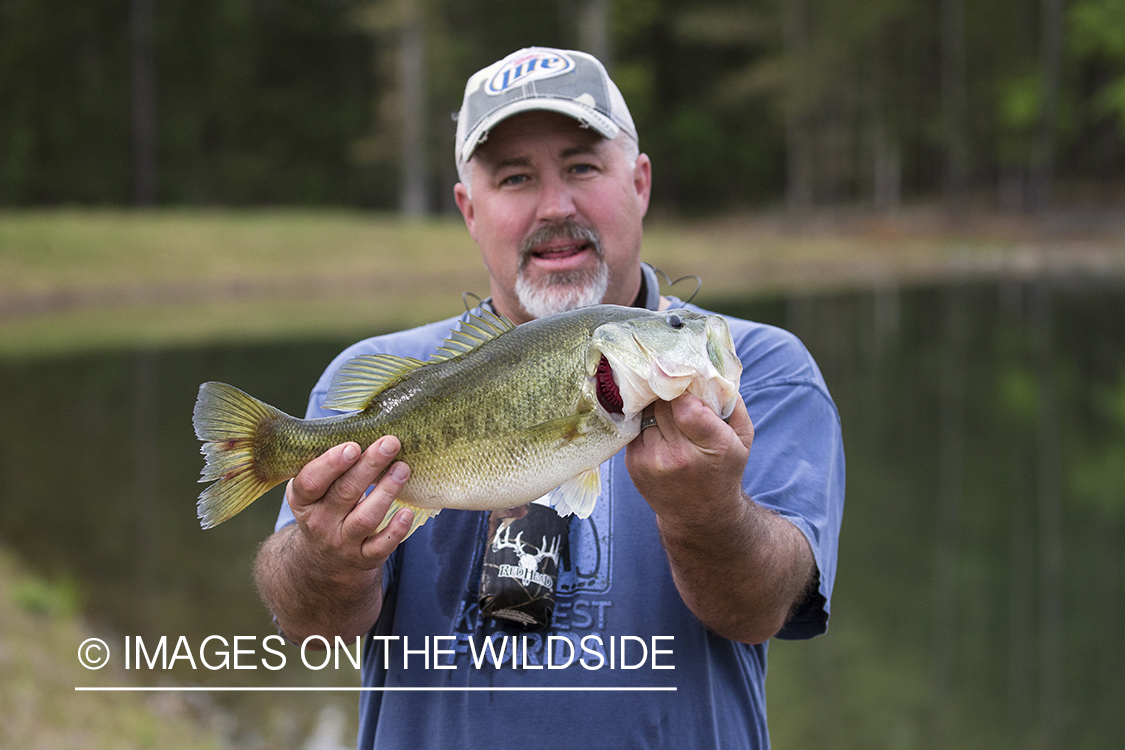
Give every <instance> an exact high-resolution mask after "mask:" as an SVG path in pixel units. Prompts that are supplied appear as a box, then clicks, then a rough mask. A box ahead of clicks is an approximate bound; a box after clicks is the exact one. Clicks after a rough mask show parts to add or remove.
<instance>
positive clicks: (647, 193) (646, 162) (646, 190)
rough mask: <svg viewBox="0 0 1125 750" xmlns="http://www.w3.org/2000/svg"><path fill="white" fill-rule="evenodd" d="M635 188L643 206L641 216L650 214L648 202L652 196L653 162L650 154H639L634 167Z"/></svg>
mask: <svg viewBox="0 0 1125 750" xmlns="http://www.w3.org/2000/svg"><path fill="white" fill-rule="evenodd" d="M633 188H634V189H635V190H636V191H637V200H638V201H640V205H641V216H644V215H645V214H646V213H648V200H649V198H650V197H651V196H652V161H651V160H650V159H649V158H648V154H639V155H638V156H637V163H636V164H634V165H633Z"/></svg>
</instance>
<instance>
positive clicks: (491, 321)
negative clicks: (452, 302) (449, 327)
mask: <svg viewBox="0 0 1125 750" xmlns="http://www.w3.org/2000/svg"><path fill="white" fill-rule="evenodd" d="M515 327H516V326H515V324H513V323H512V321H510V320H508V319H507V318H505V317H504V316H503V315H497V314H495V313H493V312H491V311H490V310H485V309H482V310H481V314H480V315H474V314H473V313H469V319H468V320H466V321H462V322H461V325H460V327H459V328H458V329H457V330H456V331H452V332H450V334H449V338H447V339H445V341H444V342H443V343H444V346H439V347H438V350H437V351H436V352H434V353H433V354H431V355H430V361H431V362H433V361H442V360H447V359H453V358H454V357H459V356H461V355H462V354H466V353H468V352H471V351H472V350H473V349H476V348H477V347H478V346H481V345H483V344H485V343H487V342H489V341H492V340H493V339H494V338H497V337H498V336H502V335H504V334H505V333H507V332H508V331H510V330H512V329H513V328H515Z"/></svg>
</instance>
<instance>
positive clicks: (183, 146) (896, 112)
mask: <svg viewBox="0 0 1125 750" xmlns="http://www.w3.org/2000/svg"><path fill="white" fill-rule="evenodd" d="M958 1H959V0H862V1H860V2H852V3H830V2H828V1H827V0H785V1H783V0H691V1H690V2H673V1H672V0H617V2H615V3H610V4H609V5H610V6H612V7H611V10H610V15H609V17H608V18H607V19H603V22H605V23H606V24H607V28H608V30H609V36H610V38H611V40H612V48H613V51H612V63H611V67H612V68H613V72H614V74H615V77H616V78H617V80H618V81H619V83H620V86H621V88H622V90H623V91H624V93H625V95H626V97H627V100H628V101H629V102H630V104H631V108H632V110H633V114H634V118H635V119H636V121H637V124H638V127H639V130H640V133H641V137H642V147H643V148H644V149H645V150H646V152H648V153H649V154H650V156H652V157H653V161H654V164H655V167H656V170H655V174H656V177H657V180H656V183H655V193H654V199H655V201H656V203H657V205H660V206H663V207H665V208H666V209H667V208H671V207H674V208H675V209H677V210H687V211H694V210H716V209H729V208H736V207H739V206H745V205H761V204H768V203H774V202H778V201H779V200H780V199H781V196H782V195H783V194H784V192H785V191H786V190H787V189H791V188H792V187H793V186H792V183H793V181H794V179H795V178H794V176H793V174H794V173H793V167H794V165H793V163H792V162H791V161H787V160H792V159H793V158H794V155H795V154H797V155H798V156H799V159H800V160H803V162H804V164H803V168H804V169H805V172H806V173H807V174H806V177H805V178H804V179H806V180H808V181H809V184H808V185H807V186H806V187H807V189H808V192H809V195H810V197H811V199H812V201H813V202H814V203H816V204H827V205H834V204H840V203H855V202H859V203H870V202H872V201H875V202H876V203H879V202H880V194H883V195H884V197H886V196H885V194H886V193H887V191H888V190H889V191H890V192H891V196H890V197H891V203H890V205H897V203H898V200H899V198H900V197H905V198H910V197H913V196H918V197H931V196H934V195H936V194H940V192H941V190H942V173H943V169H944V165H945V164H946V163H947V162H948V160H949V159H951V158H953V157H952V156H951V155H950V154H949V153H947V152H948V150H949V149H951V148H954V146H953V145H952V143H951V142H950V141H949V140H948V138H947V137H946V136H947V133H948V131H947V130H946V127H947V124H948V123H947V114H948V113H947V112H946V111H945V107H946V102H945V99H944V97H945V96H946V92H945V91H943V87H942V80H943V75H944V73H945V71H943V65H945V64H946V62H943V61H947V60H948V58H947V57H943V49H945V47H946V45H949V44H956V45H959V46H961V47H963V49H964V54H963V63H964V66H965V69H966V71H967V75H966V76H965V79H964V81H963V84H964V86H963V88H964V90H963V98H964V107H965V113H964V114H965V122H964V131H965V132H964V143H963V147H964V150H965V152H966V154H965V158H966V159H967V163H966V165H965V169H966V171H967V175H968V179H969V182H970V185H969V187H971V188H975V189H978V190H981V191H985V192H987V191H989V190H991V189H995V188H997V187H1004V186H1006V185H1010V184H1011V182H1012V180H1013V179H1015V180H1017V181H1019V180H1024V179H1026V176H1027V173H1028V172H1029V170H1031V169H1032V168H1033V167H1034V165H1035V158H1036V156H1035V149H1036V138H1037V137H1038V138H1040V140H1041V139H1042V137H1043V135H1042V133H1039V134H1038V135H1037V129H1039V130H1041V129H1042V126H1041V123H1040V120H1041V113H1042V108H1043V107H1044V106H1046V104H1045V102H1046V101H1047V100H1046V99H1045V98H1044V94H1045V92H1047V91H1049V89H1048V88H1045V87H1044V80H1043V76H1044V70H1045V69H1047V68H1046V67H1045V65H1044V60H1043V59H1042V56H1043V54H1045V53H1044V49H1043V42H1042V39H1043V34H1042V29H1041V24H1042V23H1043V21H1042V18H1041V14H1040V2H1039V0H982V1H981V2H971V3H969V2H963V0H960V5H962V6H963V10H964V16H965V17H964V25H963V28H960V30H959V35H954V36H953V37H944V36H943V31H942V23H941V17H942V16H941V8H942V5H943V3H952V4H954V5H956V4H957V3H958ZM587 3H588V0H557V1H556V2H555V3H552V4H547V5H542V4H541V5H539V6H535V9H534V10H531V9H530V6H528V5H527V4H526V3H517V2H512V0H497V1H496V2H488V3H486V2H481V0H467V1H463V2H456V3H454V2H450V0H195V1H192V2H188V1H187V0H167V1H166V2H160V3H155V2H153V0H128V1H127V0H108V1H107V2H102V3H79V2H73V0H72V1H71V2H59V1H58V0H53V1H51V2H42V1H40V0H0V205H6V206H30V205H57V204H71V203H78V204H86V205H90V204H110V205H121V204H125V203H128V202H129V201H130V200H131V196H132V185H133V183H134V182H135V181H136V180H137V179H138V177H137V176H136V175H135V172H136V170H137V169H138V162H139V160H140V157H139V156H138V155H137V153H136V148H135V144H134V125H133V122H134V119H133V118H134V116H135V115H134V112H133V106H134V101H133V89H132V84H131V80H132V77H133V76H134V74H135V73H136V69H137V66H138V65H139V63H138V58H137V55H136V51H135V50H136V48H135V45H134V46H131V39H134V38H135V32H136V30H135V28H134V27H133V26H131V21H130V18H131V14H132V13H133V12H134V11H135V10H136V8H137V7H138V6H149V7H151V9H152V12H153V18H154V23H153V27H152V32H151V43H152V49H153V50H154V53H153V54H154V62H153V73H154V81H155V92H156V106H155V111H154V112H152V113H150V114H151V115H152V119H153V121H154V122H155V125H156V131H157V144H156V168H155V172H156V179H157V183H158V191H157V199H158V201H159V202H160V203H163V204H180V205H276V204H286V205H324V204H327V205H347V206H363V207H378V208H384V209H387V208H393V207H395V206H396V205H398V192H399V189H400V184H401V183H402V182H403V168H402V165H401V163H400V162H401V160H402V156H401V153H402V149H401V146H400V144H401V143H402V141H403V138H404V132H403V129H404V125H403V102H404V101H406V96H405V94H406V92H404V91H403V85H404V84H403V83H402V81H403V80H404V78H403V76H402V75H401V74H402V68H401V66H402V64H403V61H402V59H401V58H400V56H399V50H400V42H401V39H402V35H403V30H404V28H405V26H404V24H405V23H406V20H405V19H407V18H408V17H416V18H417V19H418V23H419V24H420V25H421V26H420V28H421V35H422V39H423V47H424V54H423V63H422V64H423V71H422V74H423V79H422V80H424V90H423V91H421V92H420V93H421V96H422V100H423V102H424V110H425V111H424V115H425V118H424V125H423V126H422V127H421V129H422V131H423V132H422V133H420V134H419V136H420V137H421V139H422V143H423V148H424V153H425V155H424V158H423V160H422V162H421V164H422V167H421V168H422V169H423V170H424V172H425V175H424V176H425V185H426V188H425V190H426V194H427V204H428V205H429V206H430V207H431V209H434V210H437V209H441V210H445V211H446V212H450V211H453V210H454V209H453V207H452V203H451V200H450V195H451V187H452V184H453V182H454V181H455V179H456V177H455V174H454V172H453V169H452V163H451V161H452V160H451V159H450V152H451V143H452V138H453V123H452V121H451V119H450V115H451V113H453V112H456V111H457V109H458V108H459V105H460V99H461V92H462V86H463V83H464V80H465V78H466V77H467V75H468V74H470V73H471V72H472V71H474V70H476V69H478V68H480V67H482V66H484V65H486V64H488V63H490V62H492V61H493V60H495V59H498V58H499V57H501V56H503V55H504V54H507V53H508V52H510V51H512V50H514V49H517V48H519V47H521V46H527V45H531V44H548V45H562V46H569V47H577V46H581V44H582V43H583V37H582V33H583V32H582V30H581V28H580V23H579V21H578V20H577V18H578V17H579V16H581V15H582V13H581V12H580V11H583V10H584V9H585V6H586V4H587ZM408 11H409V12H408ZM410 13H413V14H415V15H414V16H411V15H410ZM1063 31H1064V34H1065V44H1064V46H1063V52H1062V54H1063V59H1062V60H1061V67H1060V69H1061V75H1062V79H1061V80H1060V81H1059V83H1058V91H1057V93H1058V99H1059V101H1058V106H1057V110H1058V118H1057V121H1055V122H1051V123H1048V126H1047V131H1046V132H1047V133H1048V134H1049V135H1051V137H1053V138H1054V139H1056V141H1057V143H1056V148H1055V149H1054V153H1055V158H1054V161H1055V167H1056V170H1055V171H1056V173H1057V174H1058V176H1059V177H1061V178H1065V179H1066V180H1068V181H1079V182H1083V181H1085V182H1094V181H1098V182H1100V183H1101V184H1102V185H1103V186H1105V185H1106V184H1107V183H1108V182H1110V181H1120V180H1122V178H1125V173H1123V167H1122V164H1125V158H1122V157H1125V2H1123V0H1076V1H1075V2H1072V3H1070V4H1069V5H1068V7H1067V13H1066V16H1065V26H1064V29H1063ZM1052 101H1053V99H1052ZM1051 109H1054V107H1052V108H1051ZM957 147H958V148H960V147H961V146H957ZM881 205H887V202H886V201H885V200H884V201H883V202H882V203H881Z"/></svg>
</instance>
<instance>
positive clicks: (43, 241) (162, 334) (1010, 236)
mask: <svg viewBox="0 0 1125 750" xmlns="http://www.w3.org/2000/svg"><path fill="white" fill-rule="evenodd" d="M644 257H645V258H646V259H647V260H649V261H650V262H653V263H655V264H656V265H657V266H658V267H660V268H662V269H664V270H665V271H666V272H667V273H668V274H669V276H671V277H672V278H677V277H678V276H681V275H684V274H698V275H699V276H700V277H702V279H703V287H702V291H701V293H700V297H699V299H700V300H701V301H703V302H706V301H707V300H709V299H722V298H724V297H731V296H742V295H745V294H746V293H748V292H758V293H778V292H788V291H792V290H808V289H840V288H854V287H871V286H886V285H895V284H901V283H913V282H919V281H926V280H933V279H939V278H944V277H948V276H951V275H957V276H970V277H976V276H996V275H1011V274H1020V275H1027V274H1035V273H1040V272H1043V271H1052V272H1068V273H1069V272H1080V273H1097V274H1100V273H1107V272H1108V273H1120V272H1122V271H1123V269H1125V230H1123V229H1122V228H1121V223H1120V222H1118V223H1114V222H1112V221H1108V222H1107V221H1102V222H1090V221H1083V222H1075V221H1073V220H1072V219H1067V218H1066V217H1055V218H1053V219H1051V220H1046V221H1043V220H1040V221H1032V220H1030V219H1027V218H1026V217H1007V218H1004V217H999V218H998V217H995V216H987V217H964V218H962V219H959V220H957V221H950V220H949V219H948V218H947V217H945V216H943V215H941V214H939V213H933V212H930V213H927V212H913V213H910V214H903V215H899V216H896V217H890V218H888V217H872V216H849V217H843V218H841V217H838V216H837V217H827V216H821V217H818V218H816V219H810V220H805V221H801V222H797V221H793V220H788V219H785V218H783V217H781V218H779V217H769V216H764V217H763V216H753V217H739V218H731V219H722V220H710V221H706V222H668V221H660V220H659V219H655V220H652V221H650V222H649V224H648V226H647V228H646V235H645V250H644ZM690 287H691V284H685V286H684V287H677V289H676V293H681V289H690ZM464 291H470V292H474V293H476V294H479V295H481V296H484V295H486V294H487V293H488V285H487V276H486V275H485V273H484V271H483V269H482V268H481V264H480V261H479V256H478V254H477V250H476V247H475V246H474V245H473V243H472V241H471V240H470V239H469V237H468V235H467V233H466V232H465V229H464V226H463V224H462V223H461V222H460V221H459V220H454V219H435V220H430V221H425V222H406V221H403V220H399V219H396V218H393V217H387V216H378V215H372V214H365V213H358V212H340V211H332V212H300V211H284V212H272V211H255V212H229V211H159V212H143V213H138V212H128V211H75V210H68V211H45V212H7V213H0V356H21V355H34V354H42V353H50V352H60V351H73V350H75V349H81V348H97V347H107V346H137V345H166V344H182V343H192V342H199V341H212V340H216V339H226V340H231V339H233V340H241V339H259V340H260V339H268V338H281V337H284V338H292V337H300V336H316V335H320V334H324V333H326V332H335V333H350V332H352V331H354V332H356V333H357V334H361V333H369V332H372V331H380V330H392V329H395V328H401V327H404V326H408V325H414V324H417V323H421V322H424V321H427V320H432V319H434V318H436V317H439V316H445V315H450V314H453V313H455V312H456V311H458V310H460V309H462V300H461V293H462V292H464ZM683 293H684V294H687V293H690V292H686V291H685V292H683Z"/></svg>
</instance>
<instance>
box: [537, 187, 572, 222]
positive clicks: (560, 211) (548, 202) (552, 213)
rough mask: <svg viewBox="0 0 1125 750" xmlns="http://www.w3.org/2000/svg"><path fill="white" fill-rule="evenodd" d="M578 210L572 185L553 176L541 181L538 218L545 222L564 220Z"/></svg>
mask: <svg viewBox="0 0 1125 750" xmlns="http://www.w3.org/2000/svg"><path fill="white" fill-rule="evenodd" d="M577 212H578V209H577V208H575V205H574V196H573V194H572V193H571V191H570V186H569V185H567V184H566V182H565V181H564V180H561V179H558V178H552V179H549V180H544V181H543V182H542V183H541V185H540V188H539V207H538V211H537V213H536V218H537V219H539V220H540V221H545V222H558V221H564V220H566V219H569V218H572V217H573V216H574V215H575V214H576V213H577Z"/></svg>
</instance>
